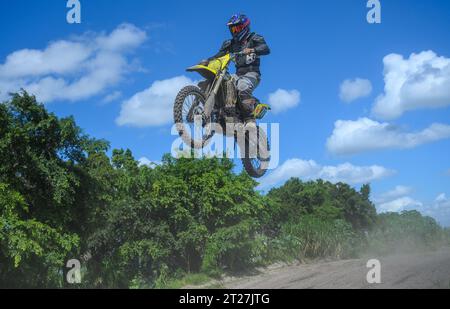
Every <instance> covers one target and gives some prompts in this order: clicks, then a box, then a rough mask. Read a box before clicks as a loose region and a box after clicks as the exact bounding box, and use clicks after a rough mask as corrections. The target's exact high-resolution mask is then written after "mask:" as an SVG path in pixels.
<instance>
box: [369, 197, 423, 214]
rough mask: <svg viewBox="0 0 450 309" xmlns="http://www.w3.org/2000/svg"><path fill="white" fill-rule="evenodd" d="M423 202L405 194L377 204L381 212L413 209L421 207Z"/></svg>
mask: <svg viewBox="0 0 450 309" xmlns="http://www.w3.org/2000/svg"><path fill="white" fill-rule="evenodd" d="M422 206H423V204H422V203H421V202H419V201H416V200H415V199H413V198H411V197H409V196H404V197H399V198H396V199H394V200H392V201H388V202H385V203H381V204H379V205H378V206H377V209H378V211H379V212H380V213H383V212H402V211H404V210H413V209H416V208H421V207H422Z"/></svg>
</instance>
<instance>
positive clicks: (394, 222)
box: [368, 211, 444, 254]
mask: <svg viewBox="0 0 450 309" xmlns="http://www.w3.org/2000/svg"><path fill="white" fill-rule="evenodd" d="M443 240H444V233H443V229H442V228H441V227H440V226H439V225H438V223H437V222H436V220H434V219H433V218H430V217H424V216H422V215H421V214H420V213H419V212H417V211H405V212H402V213H401V214H399V213H385V214H380V215H379V218H378V224H377V225H376V226H375V227H374V229H373V230H372V231H371V232H370V233H369V235H368V251H369V252H375V253H379V254H388V253H395V252H400V251H417V250H419V251H423V250H430V249H436V248H438V247H439V246H441V245H442V244H443Z"/></svg>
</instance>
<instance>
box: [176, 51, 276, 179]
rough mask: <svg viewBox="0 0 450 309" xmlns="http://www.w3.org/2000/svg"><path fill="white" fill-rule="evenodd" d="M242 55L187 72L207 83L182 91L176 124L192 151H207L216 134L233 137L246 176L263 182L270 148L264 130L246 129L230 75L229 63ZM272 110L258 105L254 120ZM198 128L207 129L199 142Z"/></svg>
mask: <svg viewBox="0 0 450 309" xmlns="http://www.w3.org/2000/svg"><path fill="white" fill-rule="evenodd" d="M240 54H241V53H236V54H231V53H230V54H227V55H225V56H223V57H220V58H217V59H214V60H212V61H210V62H209V63H208V64H207V65H203V64H198V65H195V66H192V67H190V68H188V69H187V71H188V72H197V73H199V74H200V75H201V76H202V77H203V78H205V80H204V81H202V82H200V83H199V85H198V86H187V87H185V88H183V89H181V91H180V92H179V93H178V95H177V97H176V99H175V105H174V120H175V124H176V127H177V130H178V133H179V134H180V136H181V137H182V139H183V141H184V142H185V143H186V144H187V145H190V146H191V147H192V148H193V149H201V148H204V147H206V146H207V145H208V143H209V142H210V141H211V139H212V137H213V136H214V135H215V134H216V133H223V134H225V135H227V136H233V137H234V139H235V144H236V142H237V144H238V145H239V149H240V152H241V158H242V163H243V166H244V168H245V170H246V172H247V173H248V174H249V175H250V176H251V177H254V178H260V177H262V176H264V175H265V173H266V172H267V169H268V167H269V164H270V145H269V142H268V139H267V134H266V132H264V130H263V129H262V128H260V127H259V126H258V125H256V124H255V125H253V126H248V125H246V123H245V122H246V121H245V119H244V115H243V112H242V111H241V108H240V104H241V102H240V99H239V96H238V92H237V89H236V77H235V76H234V75H232V74H230V73H229V65H230V63H231V62H233V61H235V59H236V56H238V55H240ZM269 110H270V107H269V106H268V105H267V104H261V103H259V102H258V104H257V106H256V108H255V112H254V115H253V116H254V117H255V119H258V120H260V119H262V118H263V117H264V116H265V115H266V113H267V111H269ZM196 124H200V125H201V127H202V128H203V129H204V130H203V132H202V133H201V134H200V135H201V137H200V138H198V139H195V138H194V137H195V134H194V137H193V136H192V132H193V126H194V127H195V125H196ZM227 124H228V125H227ZM230 124H233V126H230ZM253 124H254V123H253ZM217 125H220V127H221V129H222V130H221V131H222V132H218V131H219V130H217ZM230 127H232V128H233V129H229V128H230ZM249 127H250V129H248V128H249ZM224 128H225V129H224ZM252 128H253V129H252ZM252 130H253V131H252Z"/></svg>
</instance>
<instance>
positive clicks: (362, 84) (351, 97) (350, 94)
mask: <svg viewBox="0 0 450 309" xmlns="http://www.w3.org/2000/svg"><path fill="white" fill-rule="evenodd" d="M371 93H372V83H371V82H370V81H369V80H367V79H361V78H356V79H347V80H345V81H344V82H342V84H341V87H340V93H339V98H340V99H341V100H342V101H344V102H346V103H351V102H353V101H355V100H357V99H360V98H364V97H367V96H369V95H370V94H371Z"/></svg>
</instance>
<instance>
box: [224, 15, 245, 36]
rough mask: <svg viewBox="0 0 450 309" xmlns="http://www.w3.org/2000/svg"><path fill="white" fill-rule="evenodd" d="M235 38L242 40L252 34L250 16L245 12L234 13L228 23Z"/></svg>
mask: <svg viewBox="0 0 450 309" xmlns="http://www.w3.org/2000/svg"><path fill="white" fill-rule="evenodd" d="M227 26H228V28H229V29H230V32H231V35H232V36H233V38H235V39H237V40H238V41H242V40H244V39H246V38H247V37H248V35H249V34H250V18H248V17H247V16H245V15H244V14H234V15H233V16H231V18H230V20H229V21H228V23H227Z"/></svg>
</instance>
